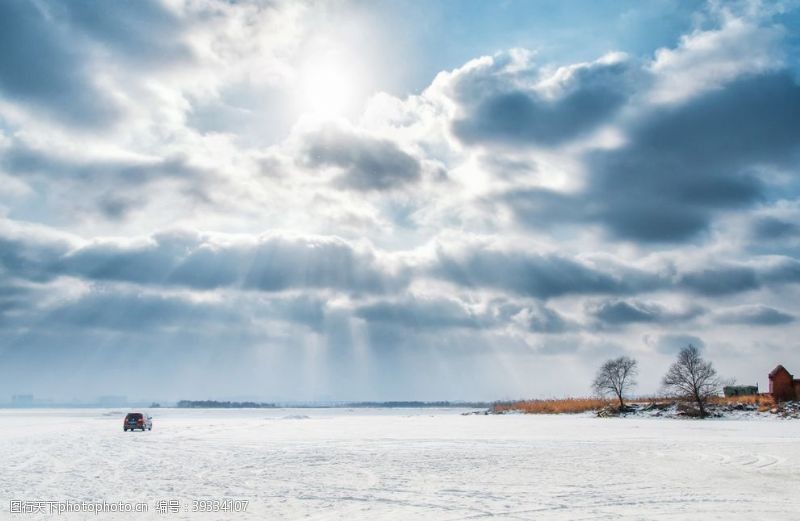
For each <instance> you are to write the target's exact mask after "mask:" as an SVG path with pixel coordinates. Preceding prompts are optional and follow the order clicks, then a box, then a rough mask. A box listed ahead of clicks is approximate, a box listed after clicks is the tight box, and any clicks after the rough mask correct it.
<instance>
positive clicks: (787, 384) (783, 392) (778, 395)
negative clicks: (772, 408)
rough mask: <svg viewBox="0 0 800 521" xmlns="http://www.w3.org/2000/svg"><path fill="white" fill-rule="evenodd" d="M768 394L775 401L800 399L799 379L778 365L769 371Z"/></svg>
mask: <svg viewBox="0 0 800 521" xmlns="http://www.w3.org/2000/svg"><path fill="white" fill-rule="evenodd" d="M769 394H771V395H772V397H773V398H775V401H777V402H785V401H787V400H797V399H800V380H797V379H795V378H794V376H792V374H791V373H790V372H789V371H787V370H786V368H785V367H783V366H782V365H779V366H778V367H776V368H775V369H773V370H772V372H771V373H769Z"/></svg>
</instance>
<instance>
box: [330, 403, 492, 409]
mask: <svg viewBox="0 0 800 521" xmlns="http://www.w3.org/2000/svg"><path fill="white" fill-rule="evenodd" d="M490 405H491V404H489V403H485V402H354V403H348V404H346V405H342V407H388V408H391V407H409V408H420V407H465V408H486V407H489V406H490Z"/></svg>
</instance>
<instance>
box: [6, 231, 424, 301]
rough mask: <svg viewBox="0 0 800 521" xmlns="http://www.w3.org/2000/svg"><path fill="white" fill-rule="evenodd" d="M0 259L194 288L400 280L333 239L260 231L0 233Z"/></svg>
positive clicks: (36, 271)
mask: <svg viewBox="0 0 800 521" xmlns="http://www.w3.org/2000/svg"><path fill="white" fill-rule="evenodd" d="M0 263H1V264H0V266H2V267H3V268H5V269H6V270H7V271H9V272H11V273H13V274H15V275H16V276H18V277H24V278H27V279H30V280H40V281H45V280H51V279H53V278H55V277H57V276H61V275H64V276H72V277H80V278H84V279H87V280H95V281H103V280H104V281H118V282H132V283H137V284H145V285H152V286H184V287H189V288H196V289H201V290H205V289H214V288H223V287H233V288H239V289H245V290H257V291H265V292H276V291H284V290H290V289H295V288H318V289H335V290H340V291H346V292H354V293H361V292H370V293H379V292H384V291H391V290H396V289H398V288H402V287H404V286H405V285H406V284H407V282H408V273H406V272H405V271H402V270H400V271H398V272H395V271H394V270H392V269H390V268H388V267H387V266H385V265H384V264H383V263H382V262H381V261H379V260H378V259H377V258H376V257H375V255H374V254H373V253H372V252H371V251H369V250H366V249H357V248H355V247H354V246H353V245H351V244H349V243H347V242H346V241H344V240H341V239H336V238H313V237H312V238H308V237H282V236H272V237H262V238H258V239H253V240H236V239H235V238H230V237H228V238H222V239H218V240H215V239H214V238H213V237H207V236H202V235H199V234H196V233H191V232H169V233H161V234H157V235H154V236H152V237H147V238H141V239H138V240H133V241H113V240H97V241H93V242H91V243H88V244H84V245H82V246H78V247H76V246H75V244H74V243H70V242H69V241H67V240H56V239H52V238H42V239H37V238H27V237H23V236H21V235H19V234H16V235H12V234H6V235H3V234H0Z"/></svg>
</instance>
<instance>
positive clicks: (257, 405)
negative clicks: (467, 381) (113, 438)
mask: <svg viewBox="0 0 800 521" xmlns="http://www.w3.org/2000/svg"><path fill="white" fill-rule="evenodd" d="M491 405H492V404H490V403H486V402H415V401H408V402H402V401H395V402H340V403H333V404H331V403H303V404H281V405H278V404H274V403H264V402H220V401H217V400H181V401H179V402H178V403H177V406H178V407H179V408H181V409H273V408H276V407H291V408H298V409H306V408H314V409H315V408H324V409H337V408H348V407H351V408H365V409H366V408H395V407H396V408H403V407H404V408H425V407H428V408H434V407H463V408H480V409H486V408H488V407H490V406H491Z"/></svg>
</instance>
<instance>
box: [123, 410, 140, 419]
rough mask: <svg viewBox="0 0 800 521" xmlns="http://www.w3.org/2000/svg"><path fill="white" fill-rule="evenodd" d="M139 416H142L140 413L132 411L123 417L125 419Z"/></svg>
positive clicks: (138, 417)
mask: <svg viewBox="0 0 800 521" xmlns="http://www.w3.org/2000/svg"><path fill="white" fill-rule="evenodd" d="M141 417H142V415H141V414H140V413H138V412H133V413H130V414H128V415H127V416H126V417H125V419H126V420H138V419H140V418H141Z"/></svg>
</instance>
